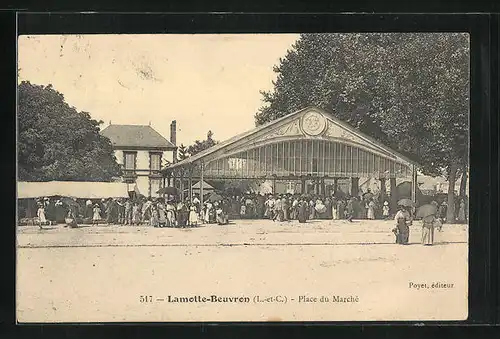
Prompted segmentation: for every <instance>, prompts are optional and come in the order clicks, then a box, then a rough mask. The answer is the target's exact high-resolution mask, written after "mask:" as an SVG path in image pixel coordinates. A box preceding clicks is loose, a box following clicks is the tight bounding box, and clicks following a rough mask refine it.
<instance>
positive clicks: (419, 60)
mask: <svg viewBox="0 0 500 339" xmlns="http://www.w3.org/2000/svg"><path fill="white" fill-rule="evenodd" d="M274 71H275V72H276V73H277V79H276V81H275V82H274V89H273V90H272V91H268V92H262V95H263V101H264V103H265V104H264V106H263V107H261V109H260V110H259V111H258V112H257V114H256V116H255V119H256V123H257V125H260V124H263V123H265V122H268V121H272V120H274V119H277V118H279V117H282V116H284V115H286V114H290V113H292V112H294V111H297V110H299V109H302V108H304V107H306V106H309V105H315V106H318V107H321V108H323V109H326V110H328V111H330V112H332V114H333V115H334V116H336V117H337V118H339V119H340V120H343V121H345V122H347V123H349V124H351V125H352V126H354V127H356V128H358V129H360V130H361V131H362V132H364V133H366V134H368V135H370V136H372V137H374V138H376V139H378V140H379V141H381V142H382V143H385V144H387V145H389V146H391V147H392V148H394V149H396V150H399V151H400V152H401V153H403V154H406V155H408V156H409V157H411V158H412V159H414V160H415V161H416V162H418V163H419V164H420V165H421V168H420V170H421V171H422V172H423V173H425V174H429V175H439V174H441V173H442V172H443V171H444V173H445V175H446V176H447V177H448V178H449V180H450V182H452V183H451V184H450V187H454V183H455V180H456V178H457V176H458V175H459V174H460V173H459V171H460V170H461V169H463V168H467V166H468V133H469V130H468V128H469V122H468V117H469V38H468V35H467V34H464V33H428V34H427V33H425V34H424V33H390V34H387V33H369V34H368V33H365V34H352V33H349V34H302V35H301V37H300V39H299V40H298V41H297V42H296V43H295V44H294V45H293V46H292V48H291V49H290V50H289V51H288V52H287V54H286V56H285V57H284V58H282V59H280V62H279V65H277V66H275V67H274ZM451 193H453V192H451ZM449 205H450V201H449ZM450 212H453V211H450Z"/></svg>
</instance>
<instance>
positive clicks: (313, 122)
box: [302, 112, 326, 136]
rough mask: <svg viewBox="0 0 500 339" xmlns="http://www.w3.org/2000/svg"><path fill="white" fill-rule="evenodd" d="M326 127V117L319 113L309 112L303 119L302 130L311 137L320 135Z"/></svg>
mask: <svg viewBox="0 0 500 339" xmlns="http://www.w3.org/2000/svg"><path fill="white" fill-rule="evenodd" d="M325 127H326V120H325V117H324V116H323V115H321V114H319V113H316V112H309V113H306V114H305V115H304V117H303V118H302V129H303V130H304V132H305V133H307V134H309V135H312V136H316V135H320V134H321V133H323V131H324V130H325Z"/></svg>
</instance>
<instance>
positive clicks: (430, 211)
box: [416, 204, 437, 218]
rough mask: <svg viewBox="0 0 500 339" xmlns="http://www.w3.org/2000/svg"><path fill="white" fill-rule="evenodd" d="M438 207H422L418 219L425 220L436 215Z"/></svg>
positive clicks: (432, 205) (429, 205)
mask: <svg viewBox="0 0 500 339" xmlns="http://www.w3.org/2000/svg"><path fill="white" fill-rule="evenodd" d="M436 213H437V207H436V206H435V205H434V204H426V205H422V206H420V207H419V208H418V210H417V215H416V217H417V218H425V217H428V216H430V215H436Z"/></svg>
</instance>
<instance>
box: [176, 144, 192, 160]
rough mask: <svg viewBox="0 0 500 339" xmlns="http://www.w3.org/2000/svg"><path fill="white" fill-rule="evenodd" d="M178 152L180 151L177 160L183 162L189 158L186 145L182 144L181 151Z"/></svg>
mask: <svg viewBox="0 0 500 339" xmlns="http://www.w3.org/2000/svg"><path fill="white" fill-rule="evenodd" d="M177 151H178V153H177V160H179V161H182V160H184V159H187V158H189V154H188V151H187V147H186V146H184V144H181V145H180V146H179V149H178V150H177Z"/></svg>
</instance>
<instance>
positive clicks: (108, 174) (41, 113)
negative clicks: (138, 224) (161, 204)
mask: <svg viewBox="0 0 500 339" xmlns="http://www.w3.org/2000/svg"><path fill="white" fill-rule="evenodd" d="M18 98H19V109H18V143H17V144H18V169H19V171H18V176H19V180H24V181H49V180H66V181H110V180H112V178H113V177H114V176H118V175H120V166H119V165H118V163H117V162H116V159H115V157H114V155H113V148H112V145H111V142H110V140H109V139H108V138H106V137H104V136H101V135H100V133H99V125H100V124H102V121H96V120H94V119H92V118H91V116H90V114H89V113H87V112H77V111H76V109H75V108H72V107H70V106H69V105H68V104H67V103H66V102H65V101H64V96H63V95H62V94H61V93H59V92H57V91H56V90H54V89H53V88H52V85H48V86H39V85H33V84H31V83H29V82H26V81H23V82H21V83H20V84H19V86H18Z"/></svg>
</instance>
